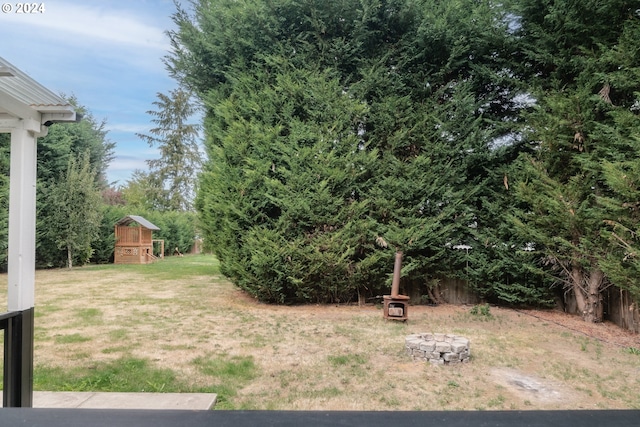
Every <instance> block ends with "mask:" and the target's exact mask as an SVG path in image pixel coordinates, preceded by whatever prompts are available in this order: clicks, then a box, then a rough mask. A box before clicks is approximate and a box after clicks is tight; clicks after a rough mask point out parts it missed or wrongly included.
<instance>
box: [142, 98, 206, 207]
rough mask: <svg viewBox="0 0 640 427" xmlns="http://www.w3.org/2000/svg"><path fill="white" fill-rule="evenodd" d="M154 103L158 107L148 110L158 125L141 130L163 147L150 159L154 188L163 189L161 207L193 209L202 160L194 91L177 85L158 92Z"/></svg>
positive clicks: (151, 142) (151, 143) (152, 142)
mask: <svg viewBox="0 0 640 427" xmlns="http://www.w3.org/2000/svg"><path fill="white" fill-rule="evenodd" d="M153 104H154V105H155V106H156V107H157V108H158V110H157V111H154V110H150V111H147V113H148V114H149V115H151V116H152V117H153V119H152V120H151V121H152V122H153V123H154V125H155V127H154V128H152V129H151V130H150V131H149V133H150V135H145V134H138V137H140V138H142V139H143V140H144V141H146V142H147V143H148V144H149V146H151V147H157V148H158V149H159V150H160V158H158V159H153V160H147V164H148V165H149V173H148V176H147V182H148V184H149V188H150V189H156V190H159V192H160V194H159V195H158V197H156V198H157V199H158V203H157V204H158V205H159V206H157V207H158V208H160V209H165V210H176V211H189V210H192V203H193V198H194V195H195V188H196V178H197V173H198V171H199V169H200V166H201V163H202V157H201V154H200V149H199V146H198V132H199V126H198V125H197V124H193V123H189V122H188V120H189V119H191V118H192V116H193V115H194V114H195V113H196V107H195V106H194V104H193V102H192V100H191V94H190V93H189V92H187V91H185V90H182V89H174V90H172V91H170V92H169V94H168V95H165V94H162V93H158V100H157V101H154V102H153Z"/></svg>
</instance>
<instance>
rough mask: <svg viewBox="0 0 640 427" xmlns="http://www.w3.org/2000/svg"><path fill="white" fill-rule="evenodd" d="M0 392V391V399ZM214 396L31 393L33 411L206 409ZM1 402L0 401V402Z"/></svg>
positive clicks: (212, 405)
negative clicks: (36, 409) (52, 409)
mask: <svg viewBox="0 0 640 427" xmlns="http://www.w3.org/2000/svg"><path fill="white" fill-rule="evenodd" d="M1 396H2V392H0V397H1ZM216 398H217V395H216V394H215V393H106V392H75V391H34V392H33V407H34V408H85V409H164V410H191V411H192V410H209V409H212V408H213V407H214V405H215V404H216ZM0 403H1V400H0Z"/></svg>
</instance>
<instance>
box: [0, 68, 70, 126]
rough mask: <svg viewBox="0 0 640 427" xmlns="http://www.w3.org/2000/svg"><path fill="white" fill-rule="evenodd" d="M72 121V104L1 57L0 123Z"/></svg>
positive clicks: (49, 123)
mask: <svg viewBox="0 0 640 427" xmlns="http://www.w3.org/2000/svg"><path fill="white" fill-rule="evenodd" d="M12 119H13V120H15V119H18V120H20V119H23V120H26V119H31V120H36V121H39V122H40V124H41V125H46V126H49V125H51V124H52V123H56V122H75V121H76V112H75V110H74V107H73V105H71V104H69V103H68V102H67V101H66V100H64V99H63V98H62V97H60V96H58V95H56V94H55V93H53V92H51V91H50V90H49V89H47V88H46V87H44V86H42V85H41V84H40V83H38V82H37V81H35V80H33V79H32V78H31V77H29V76H28V75H27V74H25V73H23V72H22V71H20V70H19V69H18V68H16V67H14V66H13V65H11V63H9V62H8V61H7V60H5V59H4V58H2V57H0V121H1V120H12Z"/></svg>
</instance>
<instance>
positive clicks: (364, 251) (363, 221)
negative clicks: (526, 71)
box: [167, 0, 517, 302]
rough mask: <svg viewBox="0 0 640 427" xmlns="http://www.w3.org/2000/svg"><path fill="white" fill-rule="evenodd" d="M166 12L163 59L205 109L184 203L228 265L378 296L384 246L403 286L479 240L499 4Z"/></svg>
mask: <svg viewBox="0 0 640 427" xmlns="http://www.w3.org/2000/svg"><path fill="white" fill-rule="evenodd" d="M174 20H175V22H176V25H177V28H178V30H177V31H176V32H174V33H172V34H171V37H172V43H173V47H174V50H173V53H172V55H171V56H170V57H169V58H168V60H167V62H168V65H169V68H170V70H171V71H172V73H173V75H174V77H176V78H178V79H179V80H180V81H181V83H182V84H183V85H185V86H187V87H190V88H192V89H193V90H194V91H195V93H196V94H197V96H198V97H199V98H200V100H201V101H202V103H203V105H205V107H206V109H207V111H206V119H205V126H206V128H205V131H206V134H207V142H206V144H207V150H208V156H209V161H208V163H207V164H206V165H205V167H204V171H203V174H202V178H201V182H200V190H199V193H198V197H197V200H196V207H197V210H198V211H199V212H200V214H201V219H202V227H203V232H204V234H205V238H206V240H207V241H208V242H209V244H210V245H211V247H212V249H213V250H214V251H215V252H216V254H217V255H218V257H219V259H220V262H221V268H222V271H223V272H224V273H225V274H226V275H228V276H229V277H230V278H232V279H233V280H234V281H235V282H236V283H237V284H238V285H240V286H241V287H243V288H244V289H246V290H248V291H249V292H251V293H252V294H254V295H255V296H256V297H258V298H260V299H262V300H266V301H274V302H301V301H345V300H350V299H352V298H354V296H355V295H356V293H357V292H360V293H368V294H369V295H371V294H372V295H376V294H380V293H384V292H386V291H387V286H388V285H389V277H390V273H391V270H392V267H393V254H394V251H395V250H403V251H404V252H405V254H406V258H405V264H404V268H403V274H404V277H405V279H403V280H404V282H405V283H407V284H410V283H415V284H416V285H419V286H425V283H427V282H428V281H429V280H430V279H432V278H435V277H437V276H438V275H439V274H448V273H451V272H452V271H455V272H459V271H460V268H459V267H460V265H464V255H463V254H462V253H460V252H459V251H455V250H453V249H451V248H452V246H454V245H456V244H459V243H471V242H470V241H471V240H473V239H479V237H478V235H477V230H476V231H474V229H473V227H472V225H473V224H474V223H478V222H479V221H480V220H481V219H482V218H484V215H483V214H482V213H481V210H482V205H483V201H482V197H483V194H485V193H487V192H488V191H489V190H488V186H489V185H492V184H490V181H492V180H494V179H495V177H493V176H490V175H489V174H488V173H487V170H486V167H487V166H488V165H489V164H490V163H491V162H493V161H495V157H496V156H499V154H496V153H495V152H494V151H492V150H491V145H492V141H493V140H495V139H496V138H498V137H500V136H502V135H505V134H506V133H508V132H509V131H510V126H511V124H510V123H511V122H510V121H509V118H512V119H513V118H514V117H515V104H514V103H513V102H512V98H513V97H514V96H515V95H516V94H517V90H516V88H515V86H514V84H513V81H512V79H511V78H510V75H509V71H508V65H507V64H506V62H505V61H506V58H507V57H508V39H507V35H508V21H507V20H506V19H505V16H504V14H503V12H502V11H501V10H500V9H499V8H497V7H494V6H492V5H490V4H480V3H478V2H475V1H466V0H458V1H453V2H446V3H444V2H436V1H426V0H423V1H421V0H415V1H408V0H389V1H378V0H367V1H362V2H341V1H306V2H299V1H289V0H280V1H275V2H274V1H248V0H247V1H227V0H216V1H205V0H202V1H199V2H194V7H193V10H191V11H186V10H179V11H178V12H177V13H176V14H175V16H174ZM470 58H473V59H474V61H473V62H472V61H470ZM478 251H482V249H478ZM462 274H464V273H462Z"/></svg>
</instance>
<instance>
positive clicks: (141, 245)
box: [113, 215, 164, 264]
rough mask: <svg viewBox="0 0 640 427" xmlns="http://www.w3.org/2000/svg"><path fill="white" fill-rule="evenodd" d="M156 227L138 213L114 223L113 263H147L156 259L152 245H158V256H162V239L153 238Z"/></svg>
mask: <svg viewBox="0 0 640 427" xmlns="http://www.w3.org/2000/svg"><path fill="white" fill-rule="evenodd" d="M157 230H160V229H159V228H158V227H156V226H155V225H153V224H152V223H150V222H149V221H147V220H146V219H144V218H143V217H141V216H138V215H127V216H125V217H124V218H122V219H121V220H119V221H118V222H116V225H115V234H116V246H115V252H114V255H113V262H114V264H149V263H152V262H154V261H156V260H157V259H158V257H156V256H154V255H153V245H154V244H156V243H158V244H159V245H160V258H162V257H164V240H153V232H154V231H157Z"/></svg>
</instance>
